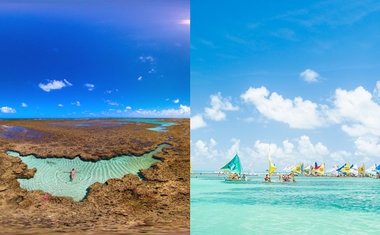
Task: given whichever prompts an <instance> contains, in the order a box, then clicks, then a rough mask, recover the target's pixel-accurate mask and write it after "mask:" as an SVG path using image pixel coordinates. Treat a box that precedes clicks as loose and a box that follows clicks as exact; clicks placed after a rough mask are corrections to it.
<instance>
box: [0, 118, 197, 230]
mask: <svg viewBox="0 0 380 235" xmlns="http://www.w3.org/2000/svg"><path fill="white" fill-rule="evenodd" d="M162 121H163V122H173V123H176V124H177V125H171V126H167V127H166V128H167V131H166V132H157V131H153V130H150V129H147V128H154V127H157V126H159V124H155V123H149V122H133V121H130V122H129V121H119V120H117V119H55V120H53V119H44V120H1V121H0V127H1V128H0V212H1V213H0V231H4V232H10V233H15V232H18V233H22V232H28V233H29V232H54V231H55V232H74V231H94V232H131V233H135V232H167V233H171V232H173V233H178V232H181V233H188V231H189V224H190V121H189V119H162ZM163 143H165V144H169V146H168V147H165V148H164V149H163V150H162V151H161V152H158V153H155V154H154V155H153V156H154V158H156V159H159V160H161V161H160V162H158V163H155V164H153V165H152V167H150V168H148V169H142V170H140V171H139V173H138V176H137V175H132V174H126V175H125V176H124V177H123V178H121V179H109V180H107V181H106V182H105V183H104V184H103V183H99V182H97V183H94V184H93V185H91V186H90V187H89V190H88V194H87V196H86V197H85V198H84V199H83V200H82V201H80V202H75V201H73V200H72V199H71V198H66V197H56V196H52V195H50V194H47V193H46V192H43V191H40V190H37V191H27V190H25V189H23V188H21V187H20V183H19V182H18V181H17V179H19V178H31V177H33V176H34V174H35V173H36V169H35V168H34V169H28V168H27V165H26V164H24V163H23V162H22V160H21V159H19V158H17V157H13V156H9V155H7V153H6V152H7V151H16V152H18V153H20V155H31V154H32V155H34V156H36V157H38V158H52V157H54V158H62V157H64V158H75V157H80V158H81V159H83V160H87V161H98V160H102V159H110V158H113V157H115V156H120V155H134V156H139V155H143V154H145V153H148V152H151V151H153V150H154V149H156V148H157V147H158V146H159V145H160V144H163ZM141 179H143V180H141ZM47 195H48V198H47V197H46V196H47ZM42 199H45V200H42Z"/></svg>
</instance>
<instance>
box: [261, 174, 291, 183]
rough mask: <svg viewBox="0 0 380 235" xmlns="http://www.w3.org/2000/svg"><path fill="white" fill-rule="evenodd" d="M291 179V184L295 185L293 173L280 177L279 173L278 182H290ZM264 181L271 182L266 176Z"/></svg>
mask: <svg viewBox="0 0 380 235" xmlns="http://www.w3.org/2000/svg"><path fill="white" fill-rule="evenodd" d="M292 178H293V183H295V182H296V180H295V179H294V173H290V174H284V175H281V173H279V174H278V182H291V180H292ZM264 181H265V182H272V180H271V178H270V176H269V175H268V174H266V175H265V178H264Z"/></svg>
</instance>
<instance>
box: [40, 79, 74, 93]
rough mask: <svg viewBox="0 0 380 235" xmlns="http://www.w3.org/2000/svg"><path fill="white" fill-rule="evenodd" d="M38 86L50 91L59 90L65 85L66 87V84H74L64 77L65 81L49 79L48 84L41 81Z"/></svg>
mask: <svg viewBox="0 0 380 235" xmlns="http://www.w3.org/2000/svg"><path fill="white" fill-rule="evenodd" d="M38 86H39V87H40V88H41V89H42V90H44V91H46V92H50V91H51V90H59V89H62V88H63V87H66V86H72V84H71V83H70V82H69V81H67V80H66V79H63V81H58V80H52V81H51V80H49V82H48V83H46V84H43V83H40V84H38Z"/></svg>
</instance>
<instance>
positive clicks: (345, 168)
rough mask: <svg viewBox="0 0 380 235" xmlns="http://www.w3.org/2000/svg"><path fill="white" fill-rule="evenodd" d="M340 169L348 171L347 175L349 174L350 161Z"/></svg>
mask: <svg viewBox="0 0 380 235" xmlns="http://www.w3.org/2000/svg"><path fill="white" fill-rule="evenodd" d="M340 171H342V172H344V173H346V174H347V175H349V174H350V163H349V162H348V163H346V165H345V166H344V167H343V168H342V169H341V170H340Z"/></svg>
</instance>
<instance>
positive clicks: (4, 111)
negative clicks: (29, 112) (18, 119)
mask: <svg viewBox="0 0 380 235" xmlns="http://www.w3.org/2000/svg"><path fill="white" fill-rule="evenodd" d="M0 110H1V112H2V113H16V109H14V108H11V107H7V106H4V107H1V108H0Z"/></svg>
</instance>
